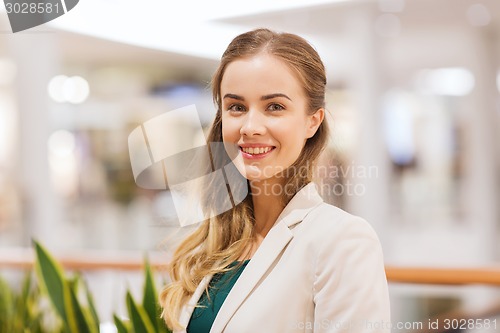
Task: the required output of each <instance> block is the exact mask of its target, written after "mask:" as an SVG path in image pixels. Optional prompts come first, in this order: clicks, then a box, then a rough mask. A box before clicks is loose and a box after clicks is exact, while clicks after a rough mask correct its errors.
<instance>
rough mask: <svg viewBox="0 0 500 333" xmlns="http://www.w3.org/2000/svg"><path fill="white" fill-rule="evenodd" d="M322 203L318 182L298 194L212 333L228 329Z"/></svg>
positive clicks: (226, 303) (238, 284) (225, 305)
mask: <svg viewBox="0 0 500 333" xmlns="http://www.w3.org/2000/svg"><path fill="white" fill-rule="evenodd" d="M322 202H323V199H322V198H321V196H320V195H319V194H318V191H317V190H316V186H315V184H314V183H309V184H307V185H306V186H304V187H303V188H302V189H301V190H300V191H299V192H297V194H295V196H294V197H293V198H292V200H290V202H289V203H288V205H287V206H286V207H285V209H284V210H283V211H282V212H281V214H280V215H279V216H278V219H277V220H276V223H275V224H274V226H273V227H272V228H271V230H269V233H268V234H267V235H266V237H265V238H264V240H263V241H262V243H261V244H260V246H259V248H258V249H257V251H256V252H255V254H254V255H253V257H252V259H251V260H250V262H249V263H248V264H247V267H246V268H245V270H244V271H243V273H242V274H241V275H240V277H239V278H238V280H237V281H236V283H235V285H234V286H233V288H232V289H231V292H230V293H229V295H228V296H227V298H226V300H225V301H224V303H223V304H222V307H221V309H220V310H219V313H218V314H217V317H216V318H215V321H214V323H213V325H212V329H211V330H210V333H219V332H222V331H223V330H224V328H225V327H226V325H227V323H228V322H229V320H230V319H231V317H232V316H233V314H234V313H235V312H236V310H237V309H238V308H239V306H240V305H241V304H242V303H243V302H244V301H245V299H246V298H247V297H248V296H249V295H250V294H251V293H252V292H253V290H254V289H255V286H256V285H257V284H258V283H259V281H261V280H262V279H263V278H264V276H265V275H266V273H267V272H268V271H269V269H270V268H271V267H272V266H273V264H274V263H275V261H276V260H277V259H278V257H279V255H280V254H281V252H282V251H283V249H284V248H285V246H286V245H287V244H288V243H289V242H290V240H291V239H292V238H293V234H292V232H291V231H290V227H291V226H293V225H295V224H297V223H299V222H301V221H302V220H303V219H304V218H305V216H306V215H307V214H308V213H309V212H310V211H311V210H312V209H313V208H314V207H316V206H318V205H319V204H320V203H322Z"/></svg>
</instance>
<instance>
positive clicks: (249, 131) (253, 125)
mask: <svg viewBox="0 0 500 333" xmlns="http://www.w3.org/2000/svg"><path fill="white" fill-rule="evenodd" d="M265 131H266V126H265V119H264V116H263V115H262V114H260V112H258V111H254V110H249V111H248V112H247V113H246V114H245V116H244V117H243V123H242V124H241V129H240V134H241V135H246V136H252V135H263V134H264V133H265Z"/></svg>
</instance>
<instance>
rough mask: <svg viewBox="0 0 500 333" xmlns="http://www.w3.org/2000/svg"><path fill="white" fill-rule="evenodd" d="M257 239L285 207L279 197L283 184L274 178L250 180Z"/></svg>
mask: <svg viewBox="0 0 500 333" xmlns="http://www.w3.org/2000/svg"><path fill="white" fill-rule="evenodd" d="M250 189H251V191H252V201H253V209H254V217H255V235H256V238H257V240H259V239H260V240H262V239H264V237H266V235H267V233H268V232H269V230H271V228H272V226H273V225H274V223H275V222H276V220H277V219H278V216H279V215H280V214H281V212H282V211H283V209H284V208H285V207H284V205H283V203H282V200H281V197H282V195H283V185H282V184H281V182H280V181H279V179H276V178H270V179H266V180H261V181H252V182H250Z"/></svg>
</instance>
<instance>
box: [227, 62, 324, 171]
mask: <svg viewBox="0 0 500 333" xmlns="http://www.w3.org/2000/svg"><path fill="white" fill-rule="evenodd" d="M220 91H221V98H222V110H221V111H222V137H223V141H224V145H225V147H226V151H227V152H228V153H229V155H230V157H231V159H233V160H234V163H235V165H236V167H237V168H238V170H239V172H240V173H241V174H242V175H243V176H245V177H246V178H247V179H249V180H251V181H252V180H264V179H268V178H271V177H274V176H275V175H276V174H277V173H279V172H280V171H283V170H284V169H286V168H288V167H289V166H290V165H292V163H293V162H295V161H296V160H297V158H298V157H299V155H300V153H301V151H302V148H303V147H304V144H305V142H306V140H307V139H308V138H310V137H312V136H313V135H314V133H315V132H316V130H317V129H318V127H319V125H320V124H321V121H322V120H323V116H324V110H323V109H319V110H318V111H317V112H315V113H314V114H313V115H308V113H307V110H306V107H307V99H306V96H305V92H304V88H303V87H302V85H301V82H300V81H299V79H298V78H297V76H296V74H295V73H294V72H293V71H292V69H291V68H289V67H288V66H287V65H286V63H284V62H283V61H282V60H280V59H279V58H277V57H275V56H272V55H269V54H267V53H260V54H258V55H256V56H253V57H250V58H242V59H238V60H236V61H233V62H231V63H230V64H229V65H228V66H227V68H226V71H225V73H224V76H223V78H222V82H221V89H220Z"/></svg>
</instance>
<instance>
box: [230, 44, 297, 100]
mask: <svg viewBox="0 0 500 333" xmlns="http://www.w3.org/2000/svg"><path fill="white" fill-rule="evenodd" d="M302 91H303V87H302V85H301V81H300V80H299V79H298V77H297V75H296V73H295V72H294V71H293V70H292V69H291V68H290V66H289V65H288V64H286V62H285V61H283V60H281V59H279V58H277V57H276V56H273V55H269V54H266V53H262V54H259V55H256V56H253V57H245V58H240V59H237V60H235V61H233V62H231V63H230V64H229V65H228V66H227V68H226V70H225V72H224V75H223V77H222V81H221V94H222V95H224V94H226V93H232V94H242V93H247V94H248V93H252V94H253V93H255V94H256V95H259V96H261V95H267V94H271V93H284V94H287V95H288V94H291V95H297V94H299V95H300V94H301V93H302Z"/></svg>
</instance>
